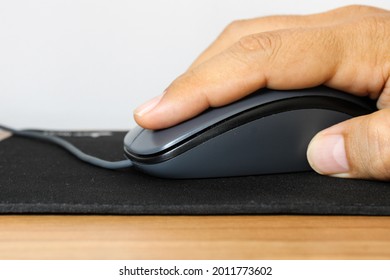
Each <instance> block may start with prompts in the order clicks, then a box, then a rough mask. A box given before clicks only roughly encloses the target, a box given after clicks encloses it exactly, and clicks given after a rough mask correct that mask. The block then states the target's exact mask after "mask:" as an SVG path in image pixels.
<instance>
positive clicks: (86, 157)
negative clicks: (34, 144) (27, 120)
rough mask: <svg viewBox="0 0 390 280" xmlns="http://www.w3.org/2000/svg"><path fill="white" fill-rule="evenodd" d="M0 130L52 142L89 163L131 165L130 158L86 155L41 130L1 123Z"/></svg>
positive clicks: (117, 167)
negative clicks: (119, 158)
mask: <svg viewBox="0 0 390 280" xmlns="http://www.w3.org/2000/svg"><path fill="white" fill-rule="evenodd" d="M0 130H5V131H8V132H11V133H12V134H14V135H17V136H21V137H25V138H33V139H38V140H43V141H48V142H50V143H54V144H56V145H58V146H60V147H61V148H63V149H65V150H67V151H68V152H70V153H71V154H72V155H74V156H75V157H77V158H78V159H80V160H82V161H84V162H87V163H89V164H92V165H95V166H98V167H102V168H106V169H123V168H128V167H131V166H132V165H133V163H132V162H131V160H129V159H128V160H121V161H114V162H112V161H106V160H103V159H100V158H97V157H93V156H90V155H87V154H86V153H84V152H82V151H81V150H79V149H78V148H76V147H75V146H73V145H72V144H71V143H69V142H68V141H66V140H64V139H62V138H59V137H57V136H52V135H45V134H43V133H41V132H36V131H29V130H17V129H13V128H10V127H6V126H3V125H0Z"/></svg>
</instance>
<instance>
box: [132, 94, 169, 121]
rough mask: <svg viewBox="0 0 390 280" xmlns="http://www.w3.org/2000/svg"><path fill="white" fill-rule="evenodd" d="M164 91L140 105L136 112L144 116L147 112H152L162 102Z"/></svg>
mask: <svg viewBox="0 0 390 280" xmlns="http://www.w3.org/2000/svg"><path fill="white" fill-rule="evenodd" d="M164 93H165V92H164ZM164 93H163V94H161V95H159V96H156V97H154V98H153V99H151V100H149V101H148V102H146V103H144V104H142V105H141V106H139V107H138V108H137V109H135V110H134V114H135V115H138V116H140V117H142V116H143V115H145V114H146V113H148V112H150V111H151V110H152V109H153V108H155V107H156V106H157V104H158V103H159V102H160V100H161V98H162V97H163V95H164Z"/></svg>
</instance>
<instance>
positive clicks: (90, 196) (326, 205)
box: [0, 131, 390, 215]
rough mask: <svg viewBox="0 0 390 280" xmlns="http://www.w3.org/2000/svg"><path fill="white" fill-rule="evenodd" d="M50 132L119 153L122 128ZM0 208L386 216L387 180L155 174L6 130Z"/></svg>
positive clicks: (115, 156) (102, 153) (0, 154)
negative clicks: (108, 164)
mask: <svg viewBox="0 0 390 280" xmlns="http://www.w3.org/2000/svg"><path fill="white" fill-rule="evenodd" d="M57 134H59V135H61V136H62V137H64V138H66V139H67V140H69V141H70V142H72V143H73V144H75V145H76V146H77V147H79V148H80V149H82V150H84V151H85V152H88V153H90V154H92V155H94V156H98V157H102V158H104V159H107V160H120V159H123V144H122V142H123V137H124V135H125V132H104V131H101V132H88V131H87V132H57ZM259 160H262V159H259ZM0 213H2V214H15V213H25V214H29V213H30V214H33V213H41V214H42V213H46V214H176V215H181V214H183V215H184V214H186V215H188V214H189V215H192V214H194V215H195V214H202V215H203V214H204V215H209V214H345V215H390V184H389V183H387V182H375V181H364V180H347V179H336V178H330V177H325V176H320V175H317V174H315V173H314V172H305V173H294V174H277V175H264V176H247V177H236V178H220V179H197V180H169V179H160V178H154V177H151V176H148V175H145V174H142V173H140V172H137V171H136V170H133V169H129V170H122V171H111V170H104V169H101V168H98V167H94V166H90V165H87V164H85V163H83V162H80V161H78V160H77V159H75V158H74V157H73V156H72V155H70V154H69V153H68V152H66V151H64V150H62V149H61V148H59V147H57V146H55V145H53V144H49V143H45V142H39V141H37V140H30V139H23V138H19V137H9V138H7V139H4V140H2V141H0Z"/></svg>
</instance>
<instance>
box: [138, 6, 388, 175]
mask: <svg viewBox="0 0 390 280" xmlns="http://www.w3.org/2000/svg"><path fill="white" fill-rule="evenodd" d="M389 46H390V12H388V11H386V10H382V9H378V8H373V7H366V6H348V7H343V8H339V9H336V10H332V11H329V12H326V13H321V14H315V15H307V16H274V17H264V18H258V19H251V20H243V21H236V22H233V23H232V24H230V25H229V26H228V27H227V28H226V29H225V30H224V32H223V33H222V34H221V35H220V36H219V37H218V38H217V40H216V41H215V42H214V43H213V44H212V45H211V46H210V47H209V48H208V49H206V50H205V51H204V52H203V53H202V54H201V55H200V56H199V57H198V59H196V60H195V62H194V63H193V64H192V65H191V67H190V68H189V69H188V71H187V72H185V73H184V74H183V75H181V76H179V77H178V78H177V79H176V80H175V81H173V82H172V84H171V85H170V86H169V87H168V88H167V90H166V91H165V92H164V94H163V95H161V96H159V97H156V98H154V99H152V100H151V101H149V102H148V103H146V104H144V105H142V106H141V107H139V108H138V109H136V111H135V113H134V117H135V120H136V121H137V123H138V124H139V125H141V126H143V127H145V128H149V129H161V128H165V127H169V126H173V125H175V124H177V123H180V122H182V121H184V120H186V119H189V118H191V117H194V116H196V115H197V114H199V113H201V112H202V111H204V110H205V109H207V108H208V107H218V106H223V105H226V104H229V103H231V102H233V101H236V100H238V99H240V98H242V97H244V96H246V95H248V94H250V93H252V92H254V91H255V90H257V89H259V88H263V87H268V88H271V89H298V88H307V87H313V86H317V85H320V84H324V85H326V86H329V87H333V88H336V89H340V90H343V91H346V92H349V93H351V94H355V95H359V96H369V97H370V98H372V99H378V101H377V106H378V108H379V109H381V110H380V111H378V112H376V113H373V114H371V115H367V116H363V117H358V118H354V119H351V120H348V121H346V122H343V123H340V124H337V125H335V126H333V127H331V128H328V129H326V130H324V131H322V132H320V133H318V134H317V135H316V136H315V137H314V138H313V140H312V142H311V143H310V145H309V148H308V153H307V155H308V160H309V162H310V164H311V166H312V167H313V169H314V170H316V171H317V172H318V173H321V174H326V175H332V176H338V177H347V178H370V179H380V180H389V179H390V129H389V128H390V52H389ZM387 108H389V109H387Z"/></svg>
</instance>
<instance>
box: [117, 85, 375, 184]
mask: <svg viewBox="0 0 390 280" xmlns="http://www.w3.org/2000/svg"><path fill="white" fill-rule="evenodd" d="M375 110H376V107H375V103H374V102H373V101H372V100H370V99H368V98H362V97H356V96H353V95H351V94H347V93H344V92H341V91H338V90H335V89H331V88H328V87H324V86H321V87H316V88H309V89H302V90H271V89H261V90H258V91H256V92H254V93H252V94H251V95H249V96H248V97H246V98H244V99H242V100H239V101H237V102H235V103H232V104H229V105H226V106H223V107H219V108H210V109H208V110H206V111H205V112H204V113H202V114H200V115H199V116H197V117H194V118H192V119H190V120H188V121H185V122H183V123H180V124H178V125H176V126H174V127H170V128H167V129H162V130H155V131H154V130H148V129H144V128H141V127H139V126H137V127H135V128H134V129H132V130H131V131H130V132H129V133H128V134H127V135H126V136H125V139H124V150H125V154H126V156H127V157H128V158H129V159H130V160H132V161H133V165H134V167H135V168H137V169H138V170H140V171H142V172H145V173H148V174H151V175H154V176H158V177H164V178H183V179H184V178H215V177H232V176H247V175H262V174H273V173H287V172H301V171H308V170H311V168H310V166H309V163H308V162H307V158H306V150H307V147H308V144H309V142H310V140H311V139H312V138H313V136H314V135H315V134H316V133H317V132H319V131H321V130H323V129H325V128H327V127H330V126H332V125H334V124H336V123H339V122H342V121H345V120H347V119H350V118H352V117H356V116H360V115H364V114H369V113H371V112H373V111H375Z"/></svg>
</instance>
